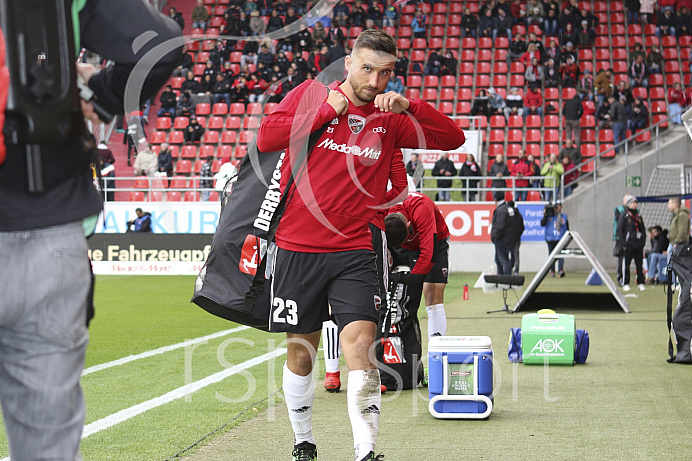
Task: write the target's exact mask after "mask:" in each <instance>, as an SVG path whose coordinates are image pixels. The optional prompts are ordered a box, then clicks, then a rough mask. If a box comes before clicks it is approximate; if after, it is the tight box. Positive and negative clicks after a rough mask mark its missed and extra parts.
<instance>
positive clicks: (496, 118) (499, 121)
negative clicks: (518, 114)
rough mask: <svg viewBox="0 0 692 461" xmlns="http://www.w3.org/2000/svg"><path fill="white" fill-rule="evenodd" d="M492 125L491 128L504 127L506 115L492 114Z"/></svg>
mask: <svg viewBox="0 0 692 461" xmlns="http://www.w3.org/2000/svg"><path fill="white" fill-rule="evenodd" d="M490 127H491V128H504V127H505V116H504V115H491V116H490Z"/></svg>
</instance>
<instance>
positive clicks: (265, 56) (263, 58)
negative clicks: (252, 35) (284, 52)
mask: <svg viewBox="0 0 692 461" xmlns="http://www.w3.org/2000/svg"><path fill="white" fill-rule="evenodd" d="M257 62H258V63H260V62H261V63H264V65H265V66H267V67H272V64H273V63H274V54H273V53H272V52H271V51H269V48H267V45H265V44H264V43H263V44H262V45H260V52H259V53H258V54H257Z"/></svg>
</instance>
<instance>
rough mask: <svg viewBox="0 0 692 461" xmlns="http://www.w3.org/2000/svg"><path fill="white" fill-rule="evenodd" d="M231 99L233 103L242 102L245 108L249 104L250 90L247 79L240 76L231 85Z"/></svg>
mask: <svg viewBox="0 0 692 461" xmlns="http://www.w3.org/2000/svg"><path fill="white" fill-rule="evenodd" d="M231 99H232V100H233V102H242V103H243V104H245V105H246V106H247V104H248V102H250V101H249V100H250V88H249V87H248V84H247V77H245V76H243V75H241V76H240V77H238V78H237V79H236V81H235V82H233V84H232V85H231Z"/></svg>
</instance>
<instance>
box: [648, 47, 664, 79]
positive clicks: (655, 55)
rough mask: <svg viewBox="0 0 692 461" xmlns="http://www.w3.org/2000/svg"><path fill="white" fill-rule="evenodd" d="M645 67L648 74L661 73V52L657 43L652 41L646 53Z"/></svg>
mask: <svg viewBox="0 0 692 461" xmlns="http://www.w3.org/2000/svg"><path fill="white" fill-rule="evenodd" d="M645 63H646V68H647V69H648V70H649V74H661V73H663V54H661V48H660V47H659V46H658V44H656V43H654V44H653V45H651V49H650V50H649V54H647V55H646V61H645Z"/></svg>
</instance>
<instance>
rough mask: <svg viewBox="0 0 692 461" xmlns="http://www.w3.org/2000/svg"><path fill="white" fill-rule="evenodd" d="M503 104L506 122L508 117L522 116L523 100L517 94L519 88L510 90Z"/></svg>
mask: <svg viewBox="0 0 692 461" xmlns="http://www.w3.org/2000/svg"><path fill="white" fill-rule="evenodd" d="M505 104H506V106H505V109H504V113H505V118H506V119H507V120H508V121H509V116H510V115H518V116H520V117H521V116H523V115H524V98H523V97H522V96H521V95H520V94H519V88H517V87H512V88H510V90H509V95H507V99H506V101H505Z"/></svg>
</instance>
